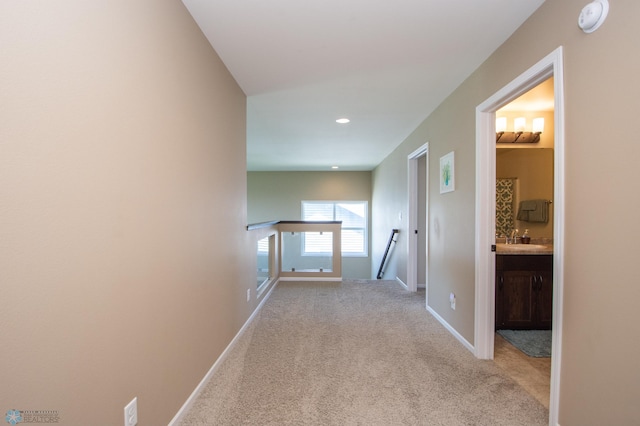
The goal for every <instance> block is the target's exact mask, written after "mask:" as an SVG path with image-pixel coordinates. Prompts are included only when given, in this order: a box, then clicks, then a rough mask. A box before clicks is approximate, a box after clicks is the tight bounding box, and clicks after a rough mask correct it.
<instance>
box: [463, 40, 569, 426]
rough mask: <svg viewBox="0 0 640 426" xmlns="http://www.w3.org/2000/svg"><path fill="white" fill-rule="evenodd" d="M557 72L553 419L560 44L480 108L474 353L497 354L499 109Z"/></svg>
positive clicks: (560, 182) (560, 273) (559, 250)
mask: <svg viewBox="0 0 640 426" xmlns="http://www.w3.org/2000/svg"><path fill="white" fill-rule="evenodd" d="M551 76H553V77H554V102H555V105H554V127H555V131H554V196H553V198H554V200H553V203H554V215H553V226H554V245H553V319H552V321H553V327H552V330H553V331H552V352H551V354H552V358H551V391H550V400H549V402H550V405H549V424H554V425H555V424H557V423H558V411H559V399H560V398H559V390H560V366H561V357H562V317H563V315H562V307H563V300H562V297H563V293H564V291H563V290H564V279H563V278H564V223H565V190H564V185H565V183H564V177H565V167H564V152H565V138H564V75H563V50H562V46H560V47H558V48H557V49H555V50H554V51H553V52H551V53H550V54H549V55H547V56H546V57H545V58H543V59H542V60H540V61H539V62H538V63H537V64H535V65H534V66H533V67H531V68H530V69H528V70H527V71H525V72H524V73H522V74H521V75H520V76H518V77H517V78H516V79H515V80H513V81H512V82H511V83H509V84H508V85H506V86H505V87H503V88H502V89H500V90H499V91H498V92H496V93H495V94H494V95H493V96H491V97H490V98H488V99H487V100H486V101H484V102H483V103H481V104H480V105H478V106H477V107H476V201H475V204H476V239H475V256H476V265H475V269H476V270H475V289H476V296H475V322H474V328H475V329H474V353H475V356H476V357H477V358H480V359H493V345H494V332H495V253H494V252H491V250H490V247H491V245H492V244H495V213H496V212H495V208H496V205H495V197H496V193H495V180H496V136H495V135H496V133H495V112H496V111H497V110H498V109H500V108H501V107H502V106H504V105H506V104H507V103H509V102H511V101H512V100H513V99H515V98H517V97H518V96H520V95H522V94H523V93H525V92H527V91H528V90H530V89H532V88H533V87H535V86H537V85H538V84H540V83H541V82H543V81H544V80H546V79H547V78H549V77H551Z"/></svg>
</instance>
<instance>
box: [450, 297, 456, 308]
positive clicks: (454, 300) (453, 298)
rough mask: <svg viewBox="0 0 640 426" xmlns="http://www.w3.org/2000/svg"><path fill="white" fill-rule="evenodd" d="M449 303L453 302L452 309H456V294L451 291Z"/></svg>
mask: <svg viewBox="0 0 640 426" xmlns="http://www.w3.org/2000/svg"><path fill="white" fill-rule="evenodd" d="M449 303H450V304H451V309H453V310H454V311H455V310H456V295H455V294H453V293H451V294H449Z"/></svg>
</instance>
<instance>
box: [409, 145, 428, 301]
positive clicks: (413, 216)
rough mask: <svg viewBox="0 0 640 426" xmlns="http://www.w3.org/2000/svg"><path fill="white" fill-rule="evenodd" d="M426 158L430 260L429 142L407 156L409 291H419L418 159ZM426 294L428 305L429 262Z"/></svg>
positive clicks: (426, 223)
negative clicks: (417, 232)
mask: <svg viewBox="0 0 640 426" xmlns="http://www.w3.org/2000/svg"><path fill="white" fill-rule="evenodd" d="M423 156H424V157H426V160H427V161H426V163H427V171H426V182H425V188H426V194H425V200H426V201H427V205H426V220H425V223H424V232H425V243H426V247H425V253H426V256H427V259H429V227H428V223H429V142H427V143H425V144H424V145H422V146H421V147H420V148H418V149H416V150H415V151H413V152H412V153H411V154H409V155H408V156H407V170H408V184H409V205H408V207H407V212H408V213H407V216H408V217H407V222H408V225H407V233H408V234H409V238H407V244H408V246H407V290H409V291H413V292H415V291H418V235H417V234H416V232H415V231H417V230H418V228H419V227H418V199H419V197H418V159H419V158H420V157H423ZM425 267H426V269H427V270H426V271H425V294H426V296H425V297H426V301H425V303H426V305H428V304H429V303H428V302H429V299H428V298H429V273H428V270H429V261H428V260H427V261H426V262H425Z"/></svg>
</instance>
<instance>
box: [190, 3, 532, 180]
mask: <svg viewBox="0 0 640 426" xmlns="http://www.w3.org/2000/svg"><path fill="white" fill-rule="evenodd" d="M543 2H544V0H394V1H380V0H270V1H265V0H183V3H184V4H185V5H186V7H187V9H188V10H189V12H190V13H191V15H192V16H193V17H194V19H195V21H196V22H197V23H198V25H199V26H200V28H201V29H202V31H203V33H204V34H205V36H206V37H207V38H208V40H209V42H210V43H211V45H212V46H213V48H214V49H215V50H216V51H217V52H218V54H219V55H220V57H221V58H222V60H223V61H224V63H225V64H226V66H227V68H228V69H229V71H230V72H231V74H233V76H234V77H235V79H236V81H237V82H238V84H239V85H240V87H241V88H242V89H243V90H244V92H245V94H246V95H247V168H248V170H254V171H257V170H330V167H331V166H333V165H337V166H340V170H371V169H373V168H374V167H375V166H377V165H378V164H379V163H380V162H381V161H382V160H383V159H384V158H385V157H386V156H387V155H388V154H389V153H391V151H393V149H394V148H395V147H396V146H398V145H399V144H400V143H401V142H402V141H403V140H404V139H405V138H406V137H407V136H408V135H409V134H410V133H411V132H412V131H413V130H415V128H416V127H417V126H418V125H419V124H420V123H421V122H422V121H423V120H424V119H425V118H426V117H427V116H428V115H429V114H430V113H431V112H432V111H433V110H434V109H435V108H436V107H437V106H438V105H439V104H440V103H441V102H442V101H443V100H444V99H445V98H446V97H447V96H448V95H449V94H450V93H451V92H452V91H453V90H454V89H455V88H456V87H457V86H458V85H460V83H462V82H463V81H464V79H465V78H467V77H468V76H469V75H470V74H471V73H472V72H473V71H474V70H475V69H476V68H477V67H478V66H479V65H480V64H481V63H482V62H483V61H484V60H485V59H486V58H487V57H489V55H490V54H491V53H492V52H493V51H494V50H495V49H496V48H497V47H498V46H500V45H501V44H502V43H503V42H504V41H505V40H506V39H507V38H508V37H509V36H510V35H511V34H512V33H513V32H514V31H515V29H516V28H518V27H519V26H520V25H521V24H522V23H523V22H524V21H525V20H526V19H527V18H528V17H529V16H530V15H531V14H532V13H533V12H534V11H535V10H536V9H537V8H538V7H539V6H540V5H541V4H542V3H543ZM340 117H347V118H349V119H351V122H350V123H349V124H343V125H340V124H337V123H336V122H335V120H336V119H338V118H340Z"/></svg>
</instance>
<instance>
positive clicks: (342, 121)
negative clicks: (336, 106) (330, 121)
mask: <svg viewBox="0 0 640 426" xmlns="http://www.w3.org/2000/svg"><path fill="white" fill-rule="evenodd" d="M350 121H351V120H349V119H348V118H338V119H337V120H336V123H338V124H347V123H348V122H350Z"/></svg>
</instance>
